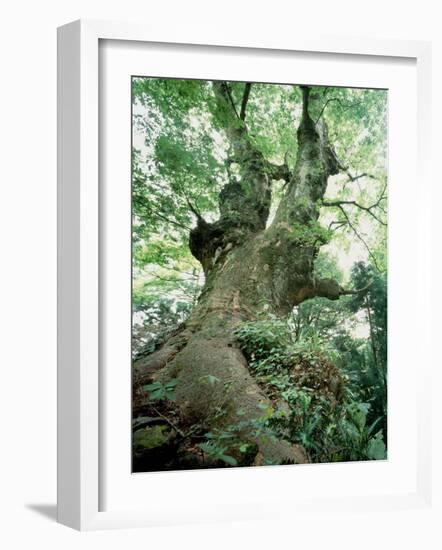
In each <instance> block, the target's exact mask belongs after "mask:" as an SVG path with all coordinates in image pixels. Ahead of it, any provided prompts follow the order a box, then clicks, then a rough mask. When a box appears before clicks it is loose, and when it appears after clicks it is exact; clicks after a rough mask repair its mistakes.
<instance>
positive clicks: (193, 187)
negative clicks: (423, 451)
mask: <svg viewBox="0 0 442 550" xmlns="http://www.w3.org/2000/svg"><path fill="white" fill-rule="evenodd" d="M133 100H134V106H133V118H134V120H133V124H134V150H133V209H134V212H133V237H134V245H133V253H134V289H133V302H134V309H135V313H134V319H135V324H134V368H133V383H134V433H135V436H134V442H135V446H136V450H138V455H136V456H138V457H139V458H140V457H141V458H140V461H141V462H140V465H138V466H136V468H138V469H143V468H144V469H150V468H154V469H161V467H169V468H179V467H204V465H222V464H224V465H236V464H245V465H251V464H272V463H299V462H306V461H310V460H313V458H314V456H316V457H319V456H322V458H317V459H318V460H332V459H337V460H339V458H341V459H344V458H346V457H347V456H346V455H345V453H344V454H342V451H339V452H341V454H339V452H338V451H334V452H335V455H333V456H334V457H335V458H333V456H332V454H330V453H331V451H330V452H329V453H326V454H322V455H320V453H319V446H320V444H319V443H318V442H317V441H316V440H315V439H314V436H313V435H312V434H313V433H314V432H315V430H319V429H323V430H329V431H330V430H331V429H332V428H330V425H331V424H330V425H328V426H329V427H328V428H327V426H325V425H322V424H321V422H323V421H322V420H315V419H316V418H318V419H320V418H322V417H324V416H327V415H328V416H329V417H331V416H332V415H333V414H338V415H340V417H339V418H340V419H342V418H344V416H345V415H347V416H348V415H349V414H350V413H348V411H347V412H345V413H342V411H341V409H339V405H338V404H339V403H340V402H341V403H342V401H343V399H344V397H343V395H344V393H345V391H344V389H343V387H344V386H345V385H346V383H347V382H346V381H347V380H348V379H349V377H348V376H346V375H345V374H343V372H344V371H343V370H342V366H343V362H344V361H343V359H342V357H343V354H344V352H342V353H341V354H339V353H338V354H337V355H338V360H335V361H333V360H330V358H329V357H326V353H325V351H323V350H322V351H321V349H320V347H321V344H320V343H319V341H318V338H316V340H314V339H313V340H312V339H311V338H310V339H309V340H305V341H304V347H303V348H302V352H301V351H300V348H299V338H298V336H299V335H298V336H294V329H293V327H294V324H293V319H294V316H296V315H297V322H298V325H299V323H300V322H304V324H306V325H308V324H309V323H310V324H312V322H313V321H308V319H307V318H304V320H302V319H301V317H300V316H301V314H302V311H303V310H302V309H301V308H302V306H301V304H304V303H306V304H307V303H310V304H316V306H317V307H319V312H320V313H319V317H316V318H317V319H318V318H319V319H320V320H322V321H323V320H324V318H325V317H326V316H327V315H329V314H330V313H329V310H328V309H327V308H328V301H329V300H331V301H337V302H341V305H336V306H333V307H334V315H338V317H339V315H340V317H339V320H338V321H336V320H335V321H334V325H333V327H334V328H333V327H332V330H331V331H330V330H329V332H328V333H327V336H326V338H329V339H333V338H334V340H333V342H336V341H337V336H338V333H339V331H341V333H342V326H344V325H346V324H348V322H349V321H348V318H349V317H351V316H352V313H351V312H353V313H355V312H357V311H358V310H361V311H362V312H366V317H365V321H364V322H366V323H368V322H370V323H371V324H370V327H369V328H370V330H371V332H370V331H369V334H368V336H367V340H370V337H371V336H372V341H371V342H370V343H371V345H368V344H367V350H368V351H367V354H371V355H370V359H369V360H368V359H367V360H366V361H368V362H370V361H371V363H370V364H373V365H375V366H376V368H378V371H376V372H381V371H382V372H381V374H382V377H383V383H384V388H383V390H384V392H385V389H386V388H385V386H386V382H385V376H384V375H385V372H384V371H385V365H383V368H381V370H379V368H380V367H379V365H380V364H381V360H380V359H379V356H380V354H381V352H380V342H381V341H383V340H382V338H383V337H384V336H385V335H382V328H379V326H376V327H373V326H372V324H373V321H372V319H373V317H374V315H375V313H376V312H375V310H374V306H373V307H372V306H370V302H369V300H370V299H371V300H372V303H373V304H374V303H375V302H374V300H373V299H372V298H370V296H371V295H372V294H373V292H374V291H373V290H372V285H373V284H374V283H373V281H374V280H378V279H379V280H383V279H382V278H383V277H384V272H385V266H386V258H385V238H386V227H385V226H386V168H385V165H386V162H385V154H386V153H385V150H386V143H385V140H386V138H385V135H386V131H385V110H386V95H385V92H383V91H376V90H352V89H344V88H341V89H337V88H326V87H311V86H281V85H266V84H254V83H253V84H252V83H230V82H206V81H179V80H159V79H147V78H145V79H144V78H138V79H134V80H133ZM321 247H322V250H321ZM352 255H353V256H354V257H355V259H356V260H363V261H364V262H366V263H363V262H361V261H359V263H358V264H357V267H358V268H359V275H361V269H362V270H363V269H365V271H364V273H365V278H364V277H362V276H359V279H358V278H357V277H356V274H355V273H356V272H355V267H354V268H353V271H351V265H350V264H351V263H352V262H351V261H350V260H351V256H352ZM340 256H344V257H345V258H347V260H346V261H344V264H345V266H347V267H344V268H342V266H341V267H340V266H339V265H338V264H339V262H338V261H337V260H336V258H339V257H340ZM348 258H350V260H349V259H348ZM353 263H354V262H353ZM341 264H342V262H341ZM346 269H347V271H348V273H346V272H345V271H346ZM357 285H359V286H357ZM378 286H379V285H378ZM376 288H377V287H376ZM345 300H347V301H346V302H345ZM344 302H345V303H346V304H347V310H345V311H343V310H342V308H343V307H344V306H343V305H342V304H343V303H344ZM376 303H379V300H378V302H376ZM367 304H368V306H367ZM339 308H341V309H339ZM364 308H365V309H364ZM321 311H323V312H324V313H323V315H322V316H321ZM361 315H362V314H361ZM288 319H291V320H292V324H291V325H290V326H289V328H287V324H286V323H287V320H288ZM300 319H301V320H300ZM333 319H336V317H334V318H333ZM281 323H282V324H284V323H285V324H284V327H285V328H284V330H282V329H281ZM346 326H347V325H346ZM159 327H160V328H161V329H159ZM262 327H264V328H265V330H264V332H265V334H264V335H263V334H262ZM272 327H274V328H272ZM290 327H291V328H290ZM298 328H299V326H298ZM384 328H385V327H384ZM260 331H261V332H260ZM341 333H340V334H341ZM375 333H376V334H375ZM321 334H323V333H321ZM374 334H375V335H376V338H375V335H374ZM253 335H255V337H256V335H258V337H256V338H255V340H254V336H253ZM352 335H353V338H352ZM341 337H342V334H341ZM346 337H347V340H352V341H354V340H355V338H354V333H352V332H351V329H348V330H347V332H346ZM296 342H297V345H298V347H296V345H295V344H296ZM342 346H343V345H342V344H341V347H342ZM335 347H336V346H335ZM353 347H354V350H353V351H354V353H353V357H354V354H355V353H356V352H357V353H360V354H361V353H362V352H361V345H360V340H358V343H357V344H356V345H354V346H353ZM350 348H351V346H350ZM350 348H349V346H348V345H347V348H345V346H344V347H342V350H344V351H346V352H348V350H349V349H350ZM336 350H338V352H339V349H338V348H336V349H335V352H336ZM342 350H341V351H342ZM358 350H359V351H358ZM350 351H351V350H350ZM376 354H377V355H376ZM275 357H276V359H275ZM335 357H336V353H335ZM339 359H340V360H339ZM338 363H340V365H338V366H336V365H337V364H338ZM312 365H313V366H312ZM344 366H345V365H344ZM313 368H314V369H315V373H316V374H315V376H313V377H312V376H310V375H309V376H307V374H308V373H310V371H311V369H313ZM344 370H345V369H344ZM382 377H381V378H382ZM378 382H379V381H378ZM380 384H381V383H380V382H379V384H378V386H379V387H380ZM347 385H348V384H347ZM378 386H376V388H378ZM378 389H379V388H378ZM296 391H298V393H296ZM379 391H380V390H379ZM372 393H373V392H372ZM370 399H371V400H372V401H373V402H374V398H370ZM367 401H368V399H367ZM324 403H325V404H324ZM384 404H385V403H384ZM365 405H366V404H365ZM369 406H370V405H366V409H364V407H362V408H360V409H358V410H359V412H360V413H361V411H362V413H364V414H366V413H367V411H368V407H369ZM337 410H339V411H341V412H340V413H336V411H337ZM348 410H350V409H348ZM321 415H322V416H321ZM347 416H345V418H347ZM312 418H313V419H314V422H316V424H315V426H311V427H310V428H311V429H310V428H309V429H308V428H306V424H305V423H306V422H310V419H312ZM344 420H345V419H344ZM365 421H366V419H365V417H364V426H365ZM374 421H375V423H378V427H379V425H380V424H381V423H382V422H384V421H385V419H383V420H382V422H381V421H380V420H379V419H377V418H374ZM149 422H150V423H149ZM337 422H338V421H337ZM333 425H334V424H333ZM321 426H322V428H321ZM359 427H360V426H359ZM364 429H365V427H364ZM375 431H376V430H375V429H373V430H372V432H371V433H369V434H365V437H366V440H367V441H366V443H367V444H368V443H370V442H371V449H372V451H370V452H372V454H376V451H377V452H378V454H379V447H380V443H382V442H381V437H380V436H379V434H378V436H377V437H376V439H374V438H372V439H370V435H373V434H374V433H375ZM306 433H307V435H306ZM327 433H329V432H327ZM384 435H385V434H384ZM315 441H316V443H315ZM373 441H374V444H373ZM340 445H341V446H342V447H344V446H345V445H342V443H340ZM376 445H377V447H376ZM332 446H333V445H332ZM337 447H339V445H338V446H337ZM158 449H159V450H158ZM373 449H374V451H373ZM152 450H155V452H156V455H155V457H154V459H152ZM381 450H382V449H381ZM193 451H194V452H193ZM143 453H144V454H143ZM336 453H337V454H336ZM135 454H136V453H135ZM154 454H155V453H154ZM143 456H144V459H143ZM146 457H147V458H146ZM324 457H325V458H324ZM347 458H348V457H347ZM143 460H144V463H143ZM143 464H144V466H143ZM166 464H168V465H169V466H166Z"/></svg>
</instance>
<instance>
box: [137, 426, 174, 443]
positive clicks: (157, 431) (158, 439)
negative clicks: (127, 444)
mask: <svg viewBox="0 0 442 550" xmlns="http://www.w3.org/2000/svg"><path fill="white" fill-rule="evenodd" d="M167 431H168V427H167V426H164V425H162V426H152V427H147V428H144V429H143V430H137V431H136V432H135V433H134V445H135V446H136V447H142V448H143V449H155V448H157V447H162V446H163V445H165V444H166V443H167V441H168V434H167V433H165V432H167Z"/></svg>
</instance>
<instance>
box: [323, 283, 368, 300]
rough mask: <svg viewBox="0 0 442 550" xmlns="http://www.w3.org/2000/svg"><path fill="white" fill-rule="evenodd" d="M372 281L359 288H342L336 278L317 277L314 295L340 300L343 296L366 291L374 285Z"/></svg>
mask: <svg viewBox="0 0 442 550" xmlns="http://www.w3.org/2000/svg"><path fill="white" fill-rule="evenodd" d="M372 283H373V281H370V282H369V283H368V284H367V285H365V286H364V287H363V288H359V289H345V288H342V286H341V285H340V284H339V283H338V282H337V281H335V280H334V279H330V278H325V279H315V284H314V287H313V296H319V297H321V298H328V299H329V300H338V299H339V298H340V297H341V296H350V295H354V294H360V293H361V292H365V291H366V290H367V289H368V288H369V287H370V286H371V285H372Z"/></svg>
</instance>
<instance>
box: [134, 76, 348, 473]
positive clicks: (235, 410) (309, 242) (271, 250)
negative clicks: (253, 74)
mask: <svg viewBox="0 0 442 550" xmlns="http://www.w3.org/2000/svg"><path fill="white" fill-rule="evenodd" d="M213 90H214V95H215V99H216V105H217V109H218V114H219V117H220V120H222V121H223V123H224V128H225V132H226V135H227V137H228V139H229V141H230V145H231V155H230V158H229V160H228V162H229V163H230V164H231V163H235V164H237V165H238V167H239V177H238V178H235V177H233V176H232V177H230V179H229V182H228V183H227V184H226V185H225V187H224V188H223V189H222V190H221V192H220V195H219V211H220V217H219V219H218V220H217V221H216V222H214V223H208V222H206V221H205V220H204V219H203V218H202V217H201V216H198V220H197V226H196V227H195V228H194V229H193V230H192V231H191V233H190V236H189V246H190V250H191V252H192V254H193V255H194V256H195V258H197V259H198V260H199V261H200V262H201V265H202V267H203V269H204V273H205V277H206V281H205V285H204V288H203V290H202V292H201V295H200V297H199V300H198V303H197V305H196V306H195V307H194V309H193V310H192V313H191V315H190V317H189V318H188V320H187V321H186V323H185V328H183V330H182V331H181V333H180V334H178V335H175V336H174V337H173V338H172V339H171V340H170V341H168V342H166V344H164V346H163V347H162V348H161V349H160V350H158V351H157V352H155V353H154V354H152V355H151V356H150V357H147V358H144V359H142V360H140V361H138V362H135V365H134V372H135V378H136V380H138V381H141V382H142V381H143V379H145V378H146V377H152V376H154V377H156V378H157V379H164V380H168V379H170V378H177V379H178V383H177V386H176V397H177V405H178V407H179V410H180V414H181V415H182V417H183V418H185V419H186V421H188V422H200V423H201V422H202V423H204V424H205V425H207V427H208V428H213V427H214V426H217V427H223V426H228V425H231V424H233V423H235V422H238V421H244V419H248V420H250V421H253V419H256V418H259V417H260V416H262V414H263V413H262V408H263V405H270V403H269V400H268V398H267V397H266V396H265V395H264V393H263V392H262V390H261V389H260V388H259V386H258V385H257V383H256V382H255V380H254V378H253V376H252V375H251V373H250V372H249V369H248V366H247V361H246V359H245V357H244V356H243V354H242V353H241V351H240V349H239V348H238V346H237V343H236V341H235V338H234V334H233V333H234V330H235V328H236V327H237V326H238V325H239V324H240V323H242V322H244V321H250V320H256V319H260V318H263V317H265V316H269V315H274V316H278V317H283V316H286V315H287V314H288V313H289V312H290V311H291V310H292V308H293V307H294V306H295V305H297V304H300V303H301V302H302V301H304V300H307V299H309V298H313V297H315V296H325V297H327V298H330V299H338V298H339V297H340V296H341V295H342V294H345V291H344V290H343V289H342V288H341V287H340V286H339V284H338V283H337V282H335V281H333V280H331V279H326V280H320V279H318V278H317V277H316V276H315V273H314V259H315V257H316V255H317V253H318V251H319V248H320V246H321V245H322V244H324V242H325V237H324V232H323V230H321V228H320V227H319V225H318V218H319V207H320V206H319V205H320V201H321V199H322V198H323V196H324V193H325V191H326V187H327V180H328V177H329V176H330V175H332V174H336V173H337V172H338V168H339V165H338V163H337V161H336V158H335V155H334V153H333V149H332V148H331V146H330V144H329V142H328V137H327V129H326V127H325V124H324V122H323V121H322V119H321V120H320V121H319V122H318V123H317V124H315V123H314V121H313V119H312V116H311V113H310V109H311V108H314V107H312V102H314V100H311V98H310V88H309V87H306V86H305V87H302V97H303V109H302V117H301V122H300V124H299V127H298V130H297V141H298V156H297V161H296V165H295V167H294V170H293V172H292V173H290V171H289V169H288V167H287V166H286V165H282V166H276V165H274V164H271V163H270V162H268V161H267V160H266V159H265V158H264V156H263V155H262V154H261V153H260V152H259V151H258V150H257V149H256V147H254V145H253V143H252V141H251V140H250V138H249V135H248V132H247V126H246V123H245V120H244V119H245V105H246V103H247V100H248V95H247V98H246V99H245V101H243V107H244V108H242V109H241V115H238V113H237V109H236V107H235V105H234V104H233V100H232V95H231V94H230V91H229V88H228V85H227V84H226V83H224V82H216V83H214V84H213ZM249 93H250V87H249V88H248V89H247V94H249ZM277 179H284V180H285V181H286V182H287V184H286V191H285V196H284V198H283V200H281V203H280V205H279V207H278V208H277V211H276V215H275V217H274V220H273V221H272V223H271V224H270V225H269V224H268V217H269V211H270V204H271V196H272V181H274V180H277ZM209 375H210V376H212V377H216V380H217V381H216V382H215V383H213V384H208V377H209ZM220 410H222V414H221V415H219V414H218V413H219V411H220ZM239 411H240V412H241V415H240V414H239ZM244 437H245V439H247V438H249V439H250V440H252V441H253V442H254V443H256V444H257V446H258V449H259V457H260V459H261V460H262V459H264V460H271V461H276V462H284V461H289V462H305V461H307V455H306V453H305V452H304V451H303V449H302V448H301V447H300V446H297V445H291V444H290V443H288V442H286V441H283V440H277V441H275V440H272V439H269V438H262V437H261V438H255V437H254V436H253V433H252V430H250V433H249V434H247V433H246V434H244Z"/></svg>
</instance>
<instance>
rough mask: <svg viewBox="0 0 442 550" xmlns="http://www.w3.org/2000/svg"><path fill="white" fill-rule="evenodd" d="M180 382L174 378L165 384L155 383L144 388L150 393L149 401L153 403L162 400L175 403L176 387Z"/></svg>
mask: <svg viewBox="0 0 442 550" xmlns="http://www.w3.org/2000/svg"><path fill="white" fill-rule="evenodd" d="M177 382H178V380H177V379H176V378H173V379H172V380H169V381H168V382H166V383H165V384H162V383H161V382H153V383H152V384H147V385H146V386H144V387H143V389H144V390H145V391H147V392H148V393H149V399H150V400H151V401H158V400H161V399H168V400H169V401H175V392H174V389H175V386H176V385H177Z"/></svg>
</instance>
